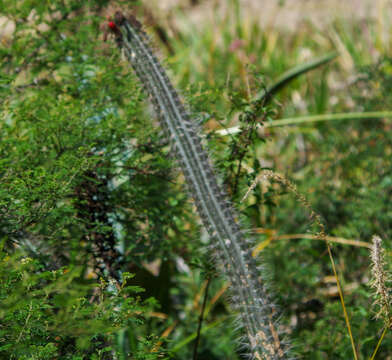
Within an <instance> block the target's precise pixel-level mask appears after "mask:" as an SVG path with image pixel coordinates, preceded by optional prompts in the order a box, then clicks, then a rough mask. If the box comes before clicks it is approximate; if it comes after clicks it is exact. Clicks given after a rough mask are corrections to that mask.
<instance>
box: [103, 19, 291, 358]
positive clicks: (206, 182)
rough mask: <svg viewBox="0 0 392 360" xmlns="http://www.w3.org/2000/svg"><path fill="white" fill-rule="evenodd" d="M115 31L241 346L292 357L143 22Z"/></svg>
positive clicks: (252, 353)
mask: <svg viewBox="0 0 392 360" xmlns="http://www.w3.org/2000/svg"><path fill="white" fill-rule="evenodd" d="M109 28H110V29H111V30H112V31H113V33H114V34H115V38H116V41H117V44H118V45H119V46H120V48H121V49H123V51H124V54H125V56H126V57H127V59H128V60H129V62H130V63H131V65H132V67H133V68H134V70H135V72H136V74H137V76H138V77H139V79H140V82H141V83H142V85H143V86H144V88H145V90H146V91H147V93H148V94H149V95H150V98H151V101H152V103H153V105H154V108H155V110H156V112H157V114H158V116H159V119H160V122H161V125H162V127H163V128H164V130H165V133H166V135H167V137H168V138H169V139H170V140H171V142H172V147H173V148H174V151H175V154H176V158H177V160H178V162H179V163H180V165H181V168H182V171H183V173H184V175H185V178H186V182H187V185H188V188H189V190H190V193H191V195H192V197H193V199H194V201H195V203H196V206H197V209H198V212H199V214H200V217H201V219H202V222H203V224H204V226H205V227H206V229H207V231H208V233H209V235H210V237H211V246H212V247H213V248H214V254H215V257H216V260H217V262H218V263H219V264H220V265H221V266H222V268H223V270H224V273H225V275H226V277H227V279H228V281H229V282H230V283H231V294H232V296H231V298H232V305H233V307H234V309H235V310H236V311H238V313H239V320H240V324H241V327H242V328H243V329H244V332H245V333H246V335H245V336H244V339H243V340H242V341H241V344H243V345H245V346H246V348H247V353H248V354H249V357H250V358H251V359H257V360H261V359H267V360H276V359H286V358H288V354H287V349H288V346H287V344H285V343H284V342H282V341H281V338H280V336H281V335H280V334H279V331H278V329H277V324H276V318H277V314H276V309H275V307H274V306H273V304H272V302H271V296H270V293H269V289H268V286H267V285H266V282H265V279H263V278H262V277H260V271H261V270H260V269H259V268H258V267H257V265H256V262H255V259H254V258H253V257H252V243H251V240H250V239H247V237H246V236H245V234H244V232H243V231H242V230H241V229H240V227H239V225H238V222H237V220H236V219H237V218H238V216H237V215H236V213H235V211H234V209H233V207H232V205H231V204H230V202H229V201H228V195H227V194H226V193H225V192H224V191H223V190H222V189H221V187H220V186H219V184H218V181H217V177H216V175H215V174H214V171H213V167H212V166H211V162H210V160H209V157H208V153H207V152H206V151H205V150H204V149H203V147H202V143H201V137H200V136H199V134H198V133H197V131H196V126H195V124H194V122H192V119H191V118H190V115H189V113H188V112H187V111H186V109H185V107H184V105H183V103H182V101H181V99H180V97H179V95H178V93H177V91H176V90H175V88H174V87H173V85H172V84H171V82H170V80H169V78H168V76H167V75H166V72H165V70H164V69H163V67H162V66H161V64H160V63H159V61H158V59H157V57H156V56H155V55H154V54H153V52H152V51H151V49H150V47H149V45H148V42H149V41H148V37H147V35H146V33H145V32H144V31H143V30H142V27H141V25H140V23H139V22H138V21H137V20H136V19H135V18H134V17H133V16H130V17H129V18H128V19H127V18H126V17H125V16H124V15H122V14H121V13H120V12H117V13H116V14H115V17H114V22H110V23H109Z"/></svg>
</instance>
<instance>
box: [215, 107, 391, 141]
mask: <svg viewBox="0 0 392 360" xmlns="http://www.w3.org/2000/svg"><path fill="white" fill-rule="evenodd" d="M386 118H388V119H390V118H392V111H372V112H351V113H337V114H319V115H308V116H298V117H292V118H285V119H279V120H274V121H273V122H271V123H265V124H263V125H259V126H260V127H261V126H263V127H279V126H287V125H306V124H308V123H313V122H322V121H336V120H365V119H366V120H381V119H386ZM239 132H240V127H239V126H233V127H231V128H228V129H222V130H218V131H217V133H218V134H219V135H222V136H225V135H233V134H237V133H239Z"/></svg>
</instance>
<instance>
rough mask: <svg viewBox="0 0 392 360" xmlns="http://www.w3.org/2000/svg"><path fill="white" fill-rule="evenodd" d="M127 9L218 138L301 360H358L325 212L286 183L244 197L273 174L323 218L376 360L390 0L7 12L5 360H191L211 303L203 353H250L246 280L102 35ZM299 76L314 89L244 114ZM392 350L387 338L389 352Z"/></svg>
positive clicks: (0, 147)
mask: <svg viewBox="0 0 392 360" xmlns="http://www.w3.org/2000/svg"><path fill="white" fill-rule="evenodd" d="M116 9H121V10H122V11H124V12H126V11H128V10H130V9H132V11H133V12H134V13H136V14H137V17H138V18H139V19H140V20H141V21H142V22H143V23H144V24H146V30H147V31H148V32H149V34H150V35H151V37H152V38H153V41H152V42H153V44H154V46H155V48H156V49H157V50H158V52H159V53H160V54H161V55H162V56H161V58H162V59H164V61H165V63H166V67H167V69H168V70H169V73H170V76H171V78H172V79H173V82H174V83H175V84H176V85H177V86H178V87H179V88H180V89H181V91H182V94H183V97H184V98H185V99H186V102H187V103H189V105H190V110H191V111H192V113H193V114H194V117H195V121H197V122H198V123H200V124H201V127H202V131H203V133H204V134H205V138H206V141H207V142H208V146H209V149H210V152H211V154H212V155H213V158H214V159H215V163H216V165H217V170H218V172H219V173H220V175H221V178H222V181H224V183H225V184H226V186H227V187H228V188H229V190H230V193H231V195H232V200H233V202H234V204H235V205H236V206H237V207H238V209H239V210H240V211H241V213H242V214H243V217H244V222H245V223H246V224H247V226H248V228H249V229H250V232H252V233H253V234H254V236H255V238H256V242H257V248H256V251H255V256H257V257H261V256H262V257H263V260H264V261H265V262H266V263H267V267H268V268H269V269H270V272H271V275H270V277H271V283H272V284H273V290H274V292H275V293H276V295H277V299H276V302H277V304H278V305H279V307H280V308H281V310H282V327H284V328H285V329H286V331H287V333H288V334H289V337H290V338H291V341H292V343H293V353H295V354H298V357H299V358H303V359H350V358H354V355H353V351H352V348H351V344H350V337H349V335H348V331H347V328H346V325H345V321H344V317H343V311H342V306H341V303H340V301H339V296H338V291H337V284H336V281H335V279H334V277H333V276H332V275H333V273H332V270H331V264H330V260H329V258H328V253H327V251H326V245H325V242H323V241H320V240H319V239H318V238H317V236H316V233H317V231H318V229H317V228H316V227H315V226H313V224H312V221H311V219H310V218H309V213H308V211H307V210H306V209H304V208H303V206H302V204H301V203H299V202H298V200H297V199H296V196H295V195H294V194H292V193H290V192H288V191H287V189H286V188H284V187H282V186H281V185H280V184H277V183H274V182H273V181H260V182H259V183H258V184H257V186H256V187H255V189H254V190H253V191H252V193H251V194H250V196H249V197H248V198H247V199H246V200H245V201H243V202H241V199H242V197H243V196H244V195H245V193H246V192H247V189H248V188H249V186H250V185H251V184H252V182H253V181H254V179H255V178H256V177H257V176H258V175H259V174H260V172H261V171H262V170H263V169H272V170H274V171H276V172H277V173H280V174H283V175H284V176H285V177H287V178H288V179H290V180H291V181H292V182H293V183H295V184H296V186H297V188H298V191H299V192H300V193H301V194H303V195H304V196H305V197H306V199H307V200H308V201H309V203H310V204H311V206H312V208H313V209H314V210H315V211H316V212H317V213H318V214H320V215H321V217H322V219H323V221H324V223H325V226H326V229H327V232H328V235H329V236H330V239H331V242H332V244H333V247H332V251H333V255H334V259H335V262H336V266H337V271H338V274H339V276H340V281H341V284H342V287H343V291H344V296H345V300H346V306H347V312H348V315H349V319H350V323H351V327H352V332H353V339H354V341H355V346H356V351H357V354H358V355H357V356H358V358H359V359H370V358H371V356H372V354H373V352H374V350H375V348H376V345H377V342H378V341H379V339H380V337H381V334H382V332H383V329H384V324H383V322H382V321H380V320H375V319H374V316H375V310H374V309H373V307H372V304H373V303H374V297H373V295H372V290H371V289H370V287H369V281H370V277H371V275H370V258H369V246H370V245H369V244H370V241H371V237H372V235H374V234H378V235H379V236H380V237H381V238H382V239H383V245H384V247H385V249H386V266H387V270H388V271H389V273H390V272H391V270H392V266H391V261H390V260H391V239H392V236H391V235H392V204H391V201H390V198H391V195H392V168H391V160H390V159H391V154H392V113H391V112H389V111H390V110H391V111H392V92H391V90H392V25H391V24H390V22H389V21H388V19H390V15H391V13H392V8H391V4H390V3H389V2H387V1H382V0H379V1H364V0H363V1H352V2H336V4H335V2H331V1H315V0H312V1H289V0H287V1H278V0H269V1H263V2H259V1H250V0H247V1H245V0H243V1H241V0H230V1H218V0H215V1H203V0H199V1H196V0H195V1H189V2H188V1H187V2H185V1H159V2H158V1H156V2H154V1H106V0H97V1H84V2H80V1H76V0H56V1H34V0H18V1H14V0H3V1H2V2H1V4H0V42H1V44H0V103H1V110H0V111H1V118H0V180H1V181H0V249H1V251H0V277H1V281H0V304H1V305H0V358H2V359H75V360H76V359H191V358H192V356H193V355H192V354H193V352H194V346H195V339H196V334H197V328H198V324H199V316H200V314H201V311H202V308H203V300H204V298H205V296H207V297H206V299H207V300H206V306H205V308H204V321H203V323H202V327H201V334H200V341H199V345H198V348H197V352H198V358H199V359H205V360H214V359H230V360H231V359H241V358H242V357H241V351H240V350H239V347H238V343H236V340H235V339H236V337H237V334H236V333H235V330H234V326H233V323H232V319H233V314H232V313H231V312H230V310H229V307H228V298H227V296H226V295H227V294H226V292H227V291H226V290H227V287H228V285H227V284H226V283H225V282H224V281H223V280H222V279H221V278H220V277H219V269H215V267H214V265H213V264H211V262H210V257H209V254H208V237H207V236H206V234H205V232H204V230H203V229H202V228H201V227H200V223H199V219H198V218H197V216H195V209H194V206H193V204H192V202H191V201H190V200H189V199H188V195H187V193H186V191H185V187H184V180H183V178H182V176H181V174H180V173H179V170H178V169H177V165H176V164H175V163H174V161H173V160H172V156H171V152H170V149H169V147H168V144H167V141H166V140H165V139H164V138H163V137H162V134H161V132H160V129H159V125H158V123H157V119H156V117H155V116H154V114H153V113H152V112H151V109H150V107H149V105H148V102H147V101H146V98H145V95H144V93H143V92H142V91H141V89H140V86H139V84H138V82H137V80H136V78H135V76H134V74H133V73H132V71H131V70H130V68H129V66H128V65H127V64H126V63H125V62H123V60H122V58H121V55H120V53H119V51H118V50H117V49H116V47H115V45H114V44H113V41H111V40H109V41H108V42H106V43H105V42H104V41H103V38H104V34H103V30H102V24H104V23H105V21H107V20H106V17H107V16H110V15H111V14H113V12H114V10H116ZM331 53H336V55H337V56H336V57H334V58H333V59H332V57H331V59H330V60H329V61H327V62H324V63H323V64H321V65H319V66H315V68H314V69H312V70H311V71H310V70H309V69H308V70H309V71H307V70H306V66H307V64H309V62H311V61H313V60H315V59H318V58H320V57H323V56H325V55H328V54H331ZM301 66H302V70H303V69H304V67H305V70H303V71H302V72H301V71H300V69H301ZM291 69H294V72H292V73H294V74H297V75H298V76H295V77H294V78H293V80H292V81H287V82H284V83H283V85H282V86H281V87H279V89H278V90H279V91H276V92H275V93H274V94H273V96H271V98H270V99H269V102H268V103H267V102H266V101H264V102H263V103H262V105H263V106H262V108H261V111H258V112H254V114H255V116H251V117H249V116H246V114H248V115H249V107H250V108H251V109H252V105H254V101H253V100H254V99H256V98H257V96H258V95H259V96H260V94H261V93H262V92H263V91H265V90H266V89H267V90H268V89H270V87H271V86H272V85H273V84H274V83H276V81H277V80H278V79H282V74H283V75H284V74H286V75H287V71H290V70H291ZM283 79H286V78H285V77H283ZM381 112H382V114H381ZM342 113H344V114H345V115H344V116H342V115H341V114H342ZM317 115H323V117H321V118H320V117H318V118H317V117H316V119H318V120H319V121H315V117H314V116H317ZM312 116H313V117H312ZM250 119H251V120H250ZM289 122H291V123H292V124H291V125H287V123H289ZM256 124H262V126H260V127H258V128H256V126H255V125H256ZM285 124H286V125H285ZM238 125H239V126H240V131H239V132H236V133H233V134H231V135H222V133H221V132H219V131H220V130H222V129H230V128H232V127H234V126H238ZM239 165H240V166H239ZM206 288H207V289H208V293H207V294H206ZM391 349H392V336H391V333H390V332H388V331H387V332H386V334H385V337H384V338H383V339H382V343H381V345H380V348H379V350H378V353H377V354H376V356H375V358H376V359H392V351H391Z"/></svg>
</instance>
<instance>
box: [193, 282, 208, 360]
mask: <svg viewBox="0 0 392 360" xmlns="http://www.w3.org/2000/svg"><path fill="white" fill-rule="evenodd" d="M210 283H211V277H208V278H207V285H206V290H205V292H204V299H203V306H202V308H201V312H200V316H199V325H198V327H197V335H196V340H195V347H194V348H193V360H197V348H198V346H199V341H200V331H201V326H202V324H203V317H204V310H205V308H206V304H207V298H208V289H209V287H210Z"/></svg>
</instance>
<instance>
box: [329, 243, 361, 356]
mask: <svg viewBox="0 0 392 360" xmlns="http://www.w3.org/2000/svg"><path fill="white" fill-rule="evenodd" d="M325 242H326V244H327V249H328V255H329V259H330V260H331V264H332V270H333V274H334V276H335V279H336V285H337V287H338V292H339V297H340V302H341V303H342V308H343V313H344V320H345V321H346V326H347V330H348V334H349V336H350V342H351V347H352V348H353V353H354V359H355V360H358V354H357V349H356V347H355V342H354V337H353V334H352V331H351V325H350V320H349V318H348V314H347V309H346V305H345V304H344V298H343V291H342V288H341V286H340V281H339V277H338V273H337V272H336V266H335V260H334V259H333V256H332V251H331V247H330V246H329V242H328V240H325Z"/></svg>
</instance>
